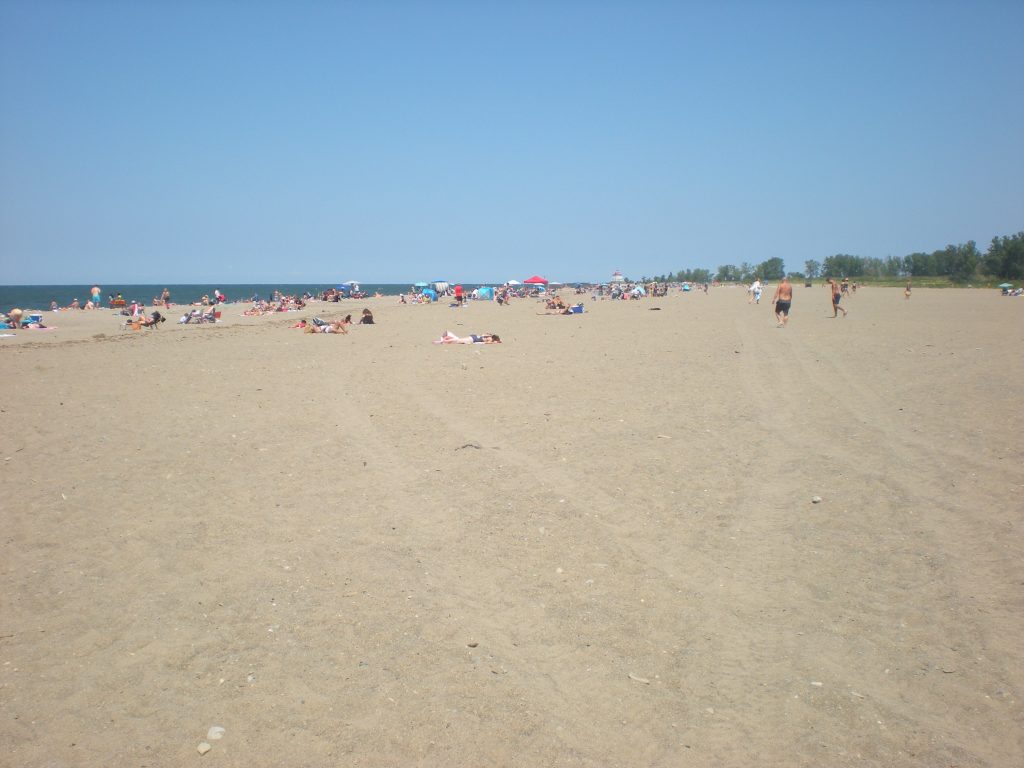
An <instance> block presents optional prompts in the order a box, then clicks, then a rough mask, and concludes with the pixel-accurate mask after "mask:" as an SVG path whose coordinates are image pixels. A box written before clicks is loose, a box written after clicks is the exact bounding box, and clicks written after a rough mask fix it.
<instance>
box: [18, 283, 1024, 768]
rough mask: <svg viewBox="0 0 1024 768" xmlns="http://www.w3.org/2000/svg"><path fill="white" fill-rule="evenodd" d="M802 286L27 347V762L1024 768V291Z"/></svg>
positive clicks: (263, 323)
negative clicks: (778, 296)
mask: <svg viewBox="0 0 1024 768" xmlns="http://www.w3.org/2000/svg"><path fill="white" fill-rule="evenodd" d="M770 295H771V292H770V291H769V292H768V293H767V294H766V296H765V299H763V300H762V302H761V304H760V305H749V304H748V303H747V298H746V294H745V293H744V292H743V290H742V289H736V288H717V289H712V290H711V292H710V294H708V295H703V294H697V293H693V294H679V293H673V294H672V295H671V296H669V297H667V298H664V299H647V300H643V301H635V302H610V301H590V300H589V297H588V298H587V301H586V308H587V312H586V313H585V314H583V315H578V316H570V317H560V316H540V315H537V314H536V313H537V312H538V310H539V309H540V306H539V305H538V304H537V303H535V302H533V301H527V300H521V301H517V302H514V303H513V304H512V306H510V307H499V306H498V305H496V304H494V303H489V302H488V303H483V302H480V303H476V304H472V305H470V306H469V307H467V308H466V309H462V310H455V309H451V308H449V307H448V306H447V305H446V304H439V305H430V306H408V305H407V306H401V305H399V304H398V303H397V302H396V300H395V299H394V298H386V299H370V300H367V301H365V302H355V301H350V302H347V303H345V304H342V305H321V306H320V307H315V308H313V309H311V310H310V311H308V312H306V313H304V314H305V316H307V317H312V316H313V315H320V316H322V317H325V318H334V317H339V316H340V315H341V314H344V313H347V312H352V313H354V314H355V315H356V316H358V313H359V310H360V309H361V308H362V307H363V306H370V307H372V308H373V311H374V314H375V316H376V318H377V325H375V326H364V327H356V328H354V329H353V330H352V332H351V333H350V334H349V335H347V336H332V335H312V334H304V333H302V332H301V331H299V330H293V329H290V328H289V327H288V326H289V325H291V324H292V323H294V322H295V320H296V319H297V318H298V317H299V316H300V315H296V314H289V315H287V316H284V317H282V316H280V315H278V316H266V317H258V318H243V317H241V312H242V309H243V307H242V306H241V305H233V306H229V307H227V308H225V310H224V322H223V323H220V324H217V325H207V326H178V325H175V324H174V322H173V321H174V320H175V319H177V317H178V316H179V315H180V312H177V313H176V312H174V311H172V312H170V313H168V314H169V316H170V317H171V321H169V322H167V323H165V324H164V325H163V326H162V327H161V328H159V329H157V330H153V331H138V332H132V331H125V330H122V329H121V328H120V325H121V323H120V318H118V317H116V316H115V315H114V314H113V313H112V312H109V311H102V312H91V313H87V312H78V313H66V312H61V313H57V314H52V313H49V312H47V313H45V321H46V322H47V323H49V324H52V325H55V326H57V330H55V331H50V332H38V331H22V332H18V334H17V337H16V338H13V339H12V338H4V339H0V342H2V343H0V373H2V377H3V381H4V382H5V384H6V394H5V396H4V397H3V405H2V408H0V419H2V422H0V423H2V427H3V436H4V440H3V447H2V450H0V467H2V469H0V507H2V514H3V517H2V520H3V527H4V534H5V535H4V540H3V549H2V579H3V580H2V584H0V594H2V600H3V603H2V611H0V635H2V638H0V685H2V691H0V754H2V755H3V756H4V757H3V758H2V759H0V763H2V764H4V765H11V766H181V765H189V764H199V762H202V763H203V764H206V765H219V766H477V765H479V766H484V765H486V766H523V767H524V768H526V767H532V766H666V767H668V766H752V765H760V766H775V765H778V766H920V767H921V768H935V767H936V766H958V767H959V768H964V767H965V766H991V767H992V768H1002V767H1004V766H1013V765H1022V764H1024V718H1022V708H1021V703H1022V696H1024V664H1022V657H1024V651H1022V648H1024V646H1022V643H1021V637H1024V599H1022V585H1024V536H1022V533H1024V532H1022V522H1024V471H1022V466H1024V440H1022V435H1024V409H1022V408H1021V403H1022V399H1021V394H1022V388H1021V382H1022V381H1024V355H1022V352H1024V320H1022V312H1024V302H1022V301H1021V300H1020V299H1008V298H1003V297H1000V296H999V295H998V293H997V292H995V291H981V290H976V291H971V290H915V292H914V295H913V298H912V299H911V300H910V301H904V300H903V297H902V292H901V291H900V290H898V289H884V288H874V289H871V288H869V289H864V290H861V291H860V292H858V293H857V294H856V295H855V296H853V297H851V298H850V300H849V302H848V303H847V304H845V306H847V307H848V309H849V312H850V314H849V317H848V318H846V319H836V320H833V319H831V318H830V317H829V315H830V314H831V311H830V309H829V300H828V295H827V293H826V292H825V291H824V290H823V289H822V288H820V287H818V286H816V287H814V288H809V289H807V288H802V287H798V288H796V289H795V297H794V304H793V314H792V319H791V321H790V325H789V327H788V328H786V329H777V328H776V327H775V321H774V317H773V314H772V307H771V305H770V303H769V302H768V301H767V299H768V297H770ZM573 298H575V297H573ZM654 310H657V311H654ZM445 329H450V330H452V331H454V332H455V333H457V334H459V335H465V334H468V333H481V332H495V333H498V334H500V335H501V337H502V339H503V340H504V342H505V343H503V344H501V345H488V346H479V345H476V346H437V345H434V344H431V340H432V339H435V338H437V337H438V336H439V335H440V333H441V332H442V331H443V330H445ZM816 496H817V497H820V503H812V497H816ZM211 726H220V727H223V728H224V729H225V730H224V735H223V738H221V739H211V738H209V737H208V730H209V729H210V728H211ZM203 742H206V743H208V744H209V745H210V747H211V749H210V750H209V752H208V753H207V754H205V755H204V756H200V754H199V753H198V751H197V747H198V746H199V745H200V744H201V743H203Z"/></svg>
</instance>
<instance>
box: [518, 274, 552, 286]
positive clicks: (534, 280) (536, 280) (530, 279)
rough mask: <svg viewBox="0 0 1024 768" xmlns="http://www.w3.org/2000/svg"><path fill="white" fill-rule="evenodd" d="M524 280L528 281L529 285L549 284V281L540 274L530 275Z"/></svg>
mask: <svg viewBox="0 0 1024 768" xmlns="http://www.w3.org/2000/svg"><path fill="white" fill-rule="evenodd" d="M523 282H524V283H526V284H527V285H547V284H548V281H547V280H545V279H544V278H543V277H541V276H540V275H534V276H533V277H528V278H526V279H525V280H523Z"/></svg>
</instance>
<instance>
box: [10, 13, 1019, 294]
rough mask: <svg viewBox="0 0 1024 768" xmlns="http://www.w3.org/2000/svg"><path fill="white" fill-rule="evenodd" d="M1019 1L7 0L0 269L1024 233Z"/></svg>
mask: <svg viewBox="0 0 1024 768" xmlns="http://www.w3.org/2000/svg"><path fill="white" fill-rule="evenodd" d="M1021 29H1024V3H1020V2H991V1H990V2H985V1H984V0H983V1H982V2H977V3H963V2H956V3H948V2H947V3H944V2H894V3H888V2H887V3H882V2H870V1H869V2H778V3H776V2H772V3H768V2H725V3H712V2H700V3H683V2H675V3H669V2H550V3H547V2H543V3H542V2H526V3H516V4H513V3H497V2H493V3H488V2H483V3H481V2H465V3H456V2H430V3H427V2H418V3H413V2H387V1H386V0H385V1H384V2H354V3H342V2H294V3H285V2H280V3H269V2H264V3H260V2H254V3H249V2H233V1H231V2H228V1H226V0H213V1H212V2H188V1H185V2H161V1H159V0H156V1H153V2H144V3H130V2H99V1H96V2H90V1H85V2H71V1H70V0H69V1H67V2H52V0H32V2H11V1H4V0H0V113H2V115H3V117H2V119H0V269H2V277H0V282H2V283H6V284H16V283H88V282H92V281H100V282H101V283H102V282H110V281H121V282H126V281H127V282H210V281H213V282H218V281H219V282H250V281H255V282H275V281H280V282H302V281H316V282H320V281H327V282H330V281H332V280H336V279H347V278H350V277H353V276H354V277H356V278H358V279H361V280H364V281H366V282H408V281H410V280H413V279H420V278H421V277H422V276H423V275H427V276H428V277H429V278H430V279H433V278H436V277H446V278H449V279H452V280H461V281H466V282H473V281H486V280H491V281H493V280H505V279H509V278H517V279H522V278H523V277H525V276H528V275H530V274H533V273H540V274H544V275H546V276H548V277H549V278H553V279H561V280H565V281H570V280H587V279H604V278H607V276H608V275H610V274H611V272H612V271H613V270H614V269H621V270H622V271H623V272H625V273H626V274H628V275H632V276H634V277H638V276H640V275H652V274H659V273H664V272H669V271H675V270H678V269H681V268H686V267H702V266H703V267H709V268H712V269H713V268H715V267H717V266H718V265H720V264H726V263H732V264H738V263H740V262H743V261H748V262H751V263H757V262H760V261H763V260H765V259H768V258H771V257H775V256H779V257H782V258H783V259H784V260H785V262H786V267H787V269H790V270H800V269H802V268H803V263H804V261H805V260H807V259H818V260H822V259H824V258H825V257H827V256H829V255H832V254H835V253H851V254H855V255H860V256H878V257H885V256H888V255H896V256H902V255H906V254H907V253H910V252H912V251H916V250H934V249H938V248H942V247H944V246H945V245H947V244H949V243H961V242H965V241H967V240H971V239H974V240H977V241H978V244H979V247H980V248H981V249H982V250H984V249H985V248H986V247H987V244H988V241H989V240H990V239H991V238H992V237H993V236H996V235H1006V234H1013V233H1015V232H1017V231H1020V230H1021V229H1024V183H1022V180H1024V129H1022V127H1021V126H1024V99H1021V94H1022V93H1024V49H1022V46H1021V45H1020V43H1019V40H1020V30H1021Z"/></svg>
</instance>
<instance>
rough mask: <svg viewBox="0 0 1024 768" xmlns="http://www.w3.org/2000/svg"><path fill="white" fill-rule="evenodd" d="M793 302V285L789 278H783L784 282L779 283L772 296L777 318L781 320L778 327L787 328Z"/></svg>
mask: <svg viewBox="0 0 1024 768" xmlns="http://www.w3.org/2000/svg"><path fill="white" fill-rule="evenodd" d="M792 303H793V286H792V285H790V284H789V278H788V277H784V278H782V282H781V283H779V285H778V287H777V288H776V289H775V295H774V296H773V297H772V304H774V305H775V319H776V320H778V321H779V324H778V325H777V326H775V327H776V328H785V327H786V323H788V322H789V308H790V306H791V305H792Z"/></svg>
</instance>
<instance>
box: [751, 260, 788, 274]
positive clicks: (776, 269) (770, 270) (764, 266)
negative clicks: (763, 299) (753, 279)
mask: <svg viewBox="0 0 1024 768" xmlns="http://www.w3.org/2000/svg"><path fill="white" fill-rule="evenodd" d="M757 273H758V274H759V275H760V276H761V278H762V279H764V280H781V279H782V277H783V275H785V274H786V270H785V265H784V264H783V261H782V259H780V258H779V257H778V256H776V257H774V258H771V259H768V260H767V261H762V262H761V263H760V264H758V265H757Z"/></svg>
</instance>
